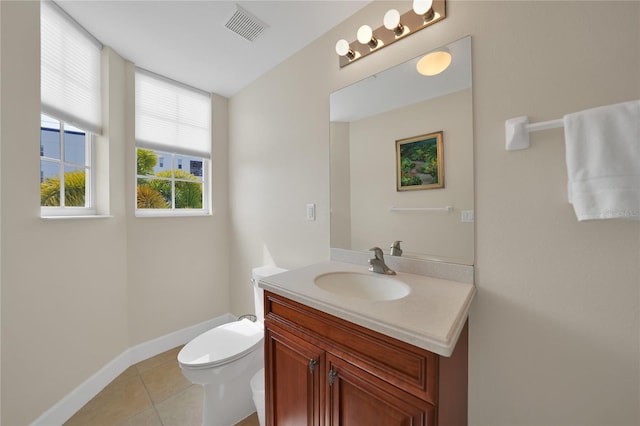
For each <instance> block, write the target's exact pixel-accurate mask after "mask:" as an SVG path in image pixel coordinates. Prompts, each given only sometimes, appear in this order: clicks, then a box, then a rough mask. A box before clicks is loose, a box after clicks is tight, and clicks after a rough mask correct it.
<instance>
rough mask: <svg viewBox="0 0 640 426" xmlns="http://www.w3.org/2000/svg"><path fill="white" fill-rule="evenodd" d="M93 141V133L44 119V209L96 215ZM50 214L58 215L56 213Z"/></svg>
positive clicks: (42, 177)
mask: <svg viewBox="0 0 640 426" xmlns="http://www.w3.org/2000/svg"><path fill="white" fill-rule="evenodd" d="M91 140H92V136H91V133H89V132H86V131H84V130H81V129H78V128H77V127H73V126H71V125H69V124H67V123H65V122H64V121H59V120H56V119H55V118H52V117H48V116H46V115H44V114H42V115H41V120H40V206H41V207H43V208H45V209H47V208H50V207H62V208H75V209H74V210H73V212H72V213H74V214H78V213H82V210H79V209H84V210H86V211H84V213H90V212H91V211H92V207H93V203H92V200H91V193H92V191H91V190H90V189H91V183H92V182H93V179H92V177H93V174H92V168H91V146H92V144H91ZM46 212H47V213H48V214H56V212H55V210H54V211H50V210H47V211H46ZM58 213H62V211H60V212H58ZM70 213H71V212H70Z"/></svg>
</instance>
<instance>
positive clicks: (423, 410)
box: [326, 354, 436, 426]
mask: <svg viewBox="0 0 640 426" xmlns="http://www.w3.org/2000/svg"><path fill="white" fill-rule="evenodd" d="M326 358H327V381H328V384H329V386H328V393H329V395H328V397H327V398H328V404H329V413H328V416H329V419H328V420H329V424H330V425H331V426H395V425H402V426H432V425H435V424H436V423H435V408H434V407H433V406H432V405H430V404H429V403H427V402H425V401H422V400H420V399H418V398H416V397H414V396H413V395H411V394H409V393H407V392H405V391H403V390H401V389H398V388H396V387H394V386H392V385H390V384H389V383H387V382H384V381H382V380H380V379H378V378H376V377H375V376H372V375H371V374H369V373H367V372H365V371H364V370H361V369H359V368H357V367H355V366H353V365H352V364H349V363H348V362H346V361H344V360H342V359H341V358H338V357H337V356H334V355H332V354H327V355H326Z"/></svg>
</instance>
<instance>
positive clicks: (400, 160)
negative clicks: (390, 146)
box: [396, 131, 444, 191]
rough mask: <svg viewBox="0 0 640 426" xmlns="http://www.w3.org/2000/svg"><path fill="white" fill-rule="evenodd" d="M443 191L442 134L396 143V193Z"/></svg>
mask: <svg viewBox="0 0 640 426" xmlns="http://www.w3.org/2000/svg"><path fill="white" fill-rule="evenodd" d="M436 188H444V149H443V134H442V131H439V132H434V133H428V134H426V135H420V136H414V137H411V138H405V139H399V140H396V189H397V190H398V191H415V190H421V189H436Z"/></svg>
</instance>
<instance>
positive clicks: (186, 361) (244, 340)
mask: <svg viewBox="0 0 640 426" xmlns="http://www.w3.org/2000/svg"><path fill="white" fill-rule="evenodd" d="M263 336H264V329H263V328H262V326H260V325H259V324H257V323H254V322H252V321H250V320H248V319H246V318H245V319H242V320H240V321H234V322H230V323H228V324H224V325H221V326H218V327H216V328H214V329H211V330H209V331H207V332H206V333H203V334H201V335H200V336H198V337H196V338H195V339H193V340H192V341H190V342H189V343H187V344H186V345H185V346H184V347H183V348H182V350H180V352H179V353H178V362H179V363H180V366H182V367H187V368H208V367H214V366H216V365H222V364H226V363H228V362H231V361H233V360H235V359H238V358H241V357H243V356H244V355H246V354H247V353H249V352H251V351H253V350H254V349H255V348H256V347H257V346H258V345H261V344H262V337H263Z"/></svg>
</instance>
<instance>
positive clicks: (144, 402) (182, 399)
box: [65, 347, 258, 426]
mask: <svg viewBox="0 0 640 426" xmlns="http://www.w3.org/2000/svg"><path fill="white" fill-rule="evenodd" d="M181 348H182V347H177V348H174V349H171V350H169V351H167V352H163V353H161V354H159V355H156V356H154V357H152V358H149V359H147V360H144V361H142V362H139V363H138V364H135V365H132V366H131V367H129V368H128V369H127V370H125V371H124V372H123V373H122V374H121V375H120V376H118V377H117V378H116V379H114V380H113V382H111V383H110V384H109V385H108V386H107V387H106V388H104V389H103V390H102V391H101V392H100V393H98V395H96V396H95V397H94V398H93V399H92V400H91V401H89V402H88V403H87V404H86V405H85V406H84V407H82V408H81V409H80V410H79V411H78V412H77V413H76V414H74V415H73V417H71V418H70V419H69V421H67V422H66V423H65V426H192V425H193V426H199V425H200V424H201V422H202V386H200V385H194V384H192V383H191V382H190V381H189V380H187V379H186V378H185V377H184V376H183V375H182V372H181V371H180V367H179V365H178V361H177V360H176V357H177V356H178V352H179V351H180V349H181ZM236 426H258V417H257V416H256V414H255V413H253V414H252V415H251V416H249V417H247V418H246V419H244V420H243V421H241V422H240V423H238V424H237V425H236Z"/></svg>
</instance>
